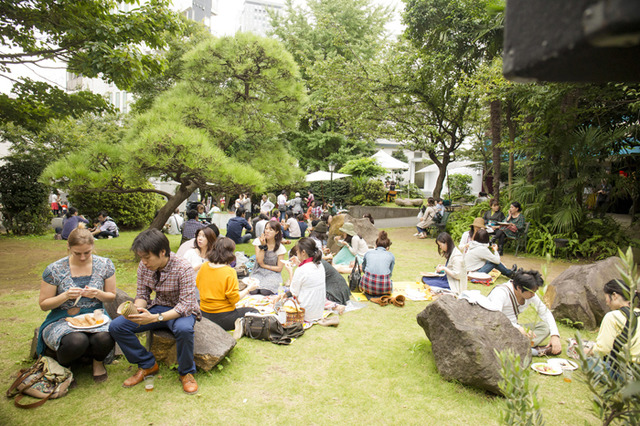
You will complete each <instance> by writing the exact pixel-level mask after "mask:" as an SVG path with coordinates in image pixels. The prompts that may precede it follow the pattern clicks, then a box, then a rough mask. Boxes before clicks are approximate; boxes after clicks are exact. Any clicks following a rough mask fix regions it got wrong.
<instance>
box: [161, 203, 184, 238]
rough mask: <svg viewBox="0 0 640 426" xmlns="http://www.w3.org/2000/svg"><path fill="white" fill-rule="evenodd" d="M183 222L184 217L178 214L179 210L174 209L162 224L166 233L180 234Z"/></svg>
mask: <svg viewBox="0 0 640 426" xmlns="http://www.w3.org/2000/svg"><path fill="white" fill-rule="evenodd" d="M183 223H184V219H183V218H182V216H181V215H180V210H179V209H175V210H174V211H173V214H172V215H171V216H169V220H167V223H165V224H164V229H165V230H166V231H167V233H168V234H171V235H180V234H182V224H183Z"/></svg>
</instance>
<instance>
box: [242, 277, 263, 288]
mask: <svg viewBox="0 0 640 426" xmlns="http://www.w3.org/2000/svg"><path fill="white" fill-rule="evenodd" d="M242 282H243V283H245V284H246V285H248V286H250V285H252V284H260V280H258V279H257V278H253V277H244V278H243V279H242Z"/></svg>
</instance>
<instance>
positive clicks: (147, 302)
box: [109, 229, 201, 394]
mask: <svg viewBox="0 0 640 426" xmlns="http://www.w3.org/2000/svg"><path fill="white" fill-rule="evenodd" d="M131 250H132V251H134V252H135V253H136V254H137V255H138V256H139V257H140V264H139V265H138V289H137V292H136V299H135V301H134V304H135V306H136V308H137V309H138V314H137V315H129V316H128V317H127V318H125V317H124V316H119V317H117V318H116V319H114V320H113V321H111V324H110V325H109V333H111V336H112V337H113V339H114V340H115V341H116V342H117V343H118V345H120V348H121V349H122V352H123V353H124V355H125V356H126V357H127V360H128V361H129V362H131V363H135V364H138V371H136V373H135V374H134V375H133V376H131V377H129V378H128V379H127V380H125V381H124V383H123V386H124V387H126V388H129V387H132V386H135V385H137V384H138V383H140V382H142V381H143V380H144V378H145V377H146V376H151V375H155V374H156V373H157V372H158V370H159V368H158V364H157V363H156V360H155V357H154V356H153V354H152V353H151V352H149V351H147V350H146V349H145V348H144V346H142V344H141V343H140V341H139V340H138V338H137V337H136V333H140V332H143V331H147V330H156V329H160V328H166V329H169V330H170V331H171V332H172V333H173V335H174V336H175V338H176V349H177V355H178V373H180V381H181V382H182V389H183V390H184V391H185V392H186V393H189V394H193V393H196V392H198V384H197V383H196V380H195V379H194V377H193V373H195V371H196V364H195V361H194V359H193V326H194V324H195V322H196V319H198V320H199V319H200V317H201V313H200V307H199V301H198V299H197V297H196V277H195V272H194V271H193V268H192V267H191V265H190V264H189V262H187V261H186V260H185V259H183V258H181V257H178V256H176V255H175V254H174V253H171V248H170V246H169V240H168V239H167V237H166V236H165V235H164V234H163V233H162V232H160V231H158V230H157V229H147V230H146V231H143V232H141V233H140V234H139V235H138V236H137V237H136V239H135V240H134V241H133V244H132V245H131ZM154 291H155V293H156V295H155V296H156V297H155V299H153V300H152V299H151V293H152V292H154Z"/></svg>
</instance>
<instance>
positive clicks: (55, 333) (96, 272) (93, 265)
mask: <svg viewBox="0 0 640 426" xmlns="http://www.w3.org/2000/svg"><path fill="white" fill-rule="evenodd" d="M67 241H68V243H67V247H68V251H69V256H67V257H65V258H62V259H60V260H58V261H56V262H54V263H52V264H50V265H49V266H47V268H46V269H45V271H44V273H43V274H42V283H41V284H40V297H39V304H40V308H41V309H42V310H43V311H51V312H49V315H47V318H46V319H45V320H44V322H43V323H42V325H41V326H40V329H39V331H38V346H37V349H36V352H37V353H38V354H39V355H44V354H45V350H46V348H49V349H50V350H52V351H55V352H56V354H55V358H56V359H57V360H58V362H59V363H60V364H61V365H63V366H65V367H68V366H70V365H71V364H72V363H73V362H74V361H75V360H77V359H79V358H80V357H82V356H83V355H85V354H89V355H90V356H91V357H92V359H93V380H94V381H95V382H96V383H100V382H104V381H105V380H107V370H106V369H105V367H104V360H105V359H106V358H107V357H108V356H109V355H110V354H112V351H113V348H114V347H115V342H114V341H113V339H112V338H111V336H110V335H109V328H108V325H107V324H103V325H101V326H99V327H95V328H90V329H86V330H77V329H75V328H71V327H70V326H69V323H68V322H66V321H65V319H66V318H68V317H73V316H76V315H80V314H90V313H93V311H94V310H95V309H103V308H104V305H103V304H104V302H111V301H113V300H115V298H116V276H115V272H116V271H115V267H114V266H113V262H111V260H110V259H107V258H106V257H100V256H96V255H93V250H94V244H93V236H92V235H91V232H89V230H88V229H82V228H78V229H74V230H73V231H71V233H70V234H69V238H68V239H67ZM104 315H105V316H108V315H107V313H106V311H105V312H104Z"/></svg>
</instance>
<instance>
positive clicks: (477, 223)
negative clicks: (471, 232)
mask: <svg viewBox="0 0 640 426" xmlns="http://www.w3.org/2000/svg"><path fill="white" fill-rule="evenodd" d="M472 225H473V227H474V228H482V229H485V226H484V219H483V218H481V217H476V218H475V219H473V223H472Z"/></svg>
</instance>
